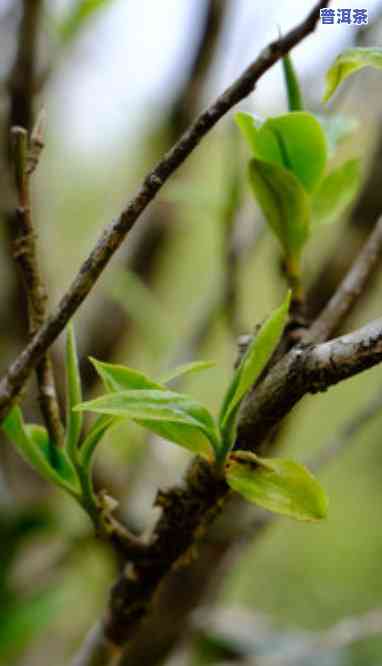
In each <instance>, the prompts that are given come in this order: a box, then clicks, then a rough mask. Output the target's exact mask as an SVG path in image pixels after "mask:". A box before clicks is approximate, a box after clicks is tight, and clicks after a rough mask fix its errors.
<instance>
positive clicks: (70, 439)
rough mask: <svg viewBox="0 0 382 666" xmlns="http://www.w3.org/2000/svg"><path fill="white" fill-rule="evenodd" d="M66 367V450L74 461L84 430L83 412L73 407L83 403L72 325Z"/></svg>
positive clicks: (66, 351) (71, 325)
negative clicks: (76, 410)
mask: <svg viewBox="0 0 382 666" xmlns="http://www.w3.org/2000/svg"><path fill="white" fill-rule="evenodd" d="M65 366H66V414H67V417H66V418H67V421H66V432H65V448H66V450H67V451H68V454H69V456H70V457H71V458H72V460H74V459H75V456H76V453H75V452H76V449H77V447H78V443H79V440H80V435H81V430H82V414H81V412H74V411H73V407H75V406H76V405H78V403H80V402H81V401H82V389H81V377H80V371H79V367H78V356H77V347H76V338H75V334H74V327H73V324H72V323H70V324H69V325H68V328H67V334H66V350H65Z"/></svg>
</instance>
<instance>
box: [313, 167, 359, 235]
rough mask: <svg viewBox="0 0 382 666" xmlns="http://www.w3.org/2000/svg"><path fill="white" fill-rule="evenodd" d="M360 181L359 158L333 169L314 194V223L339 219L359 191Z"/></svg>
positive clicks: (325, 222) (326, 222) (327, 222)
mask: <svg viewBox="0 0 382 666" xmlns="http://www.w3.org/2000/svg"><path fill="white" fill-rule="evenodd" d="M360 182H361V169H360V161H359V160H349V161H348V162H345V163H344V164H341V166H340V167H338V168H337V169H333V171H331V172H330V173H329V174H328V175H327V176H326V178H324V180H323V181H322V183H321V185H320V187H319V189H318V190H317V192H315V194H314V196H313V200H312V219H313V223H316V224H329V223H330V222H334V221H335V220H336V219H338V218H339V216H340V215H342V213H343V212H344V211H345V210H346V208H347V207H348V206H349V204H351V202H352V201H353V199H354V197H355V196H356V194H357V192H358V191H359V187H360Z"/></svg>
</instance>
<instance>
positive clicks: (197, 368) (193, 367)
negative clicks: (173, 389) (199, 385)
mask: <svg viewBox="0 0 382 666" xmlns="http://www.w3.org/2000/svg"><path fill="white" fill-rule="evenodd" d="M215 365H216V363H215V362H214V361H194V362H193V363H185V364H184V365H179V366H178V367H177V368H174V370H170V371H169V372H168V373H167V374H165V375H164V376H163V377H161V382H162V384H167V383H168V382H171V381H173V379H178V377H184V376H185V375H193V374H196V373H197V372H203V371H204V370H209V369H210V368H213V367H215Z"/></svg>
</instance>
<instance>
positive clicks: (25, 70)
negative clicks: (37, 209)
mask: <svg viewBox="0 0 382 666" xmlns="http://www.w3.org/2000/svg"><path fill="white" fill-rule="evenodd" d="M18 4H19V5H20V10H21V19H20V23H19V28H18V34H17V46H16V53H15V57H14V61H13V65H12V68H11V70H10V72H9V75H8V79H7V89H8V92H9V102H8V110H7V117H6V122H5V128H4V129H5V135H4V142H3V146H4V152H3V155H2V159H3V160H4V169H3V171H2V174H1V177H2V181H3V182H2V183H1V189H2V193H3V199H2V211H1V213H2V216H4V221H5V230H6V233H7V237H8V242H9V245H11V244H12V243H13V238H14V234H13V232H14V228H15V226H16V221H15V219H14V191H13V187H12V185H13V179H12V174H13V162H12V146H11V139H10V137H11V129H12V127H15V126H19V127H24V128H26V130H27V131H28V132H29V131H31V129H32V125H33V105H34V98H35V92H36V91H35V84H36V69H37V47H38V35H39V26H40V23H41V15H42V0H22V1H20V2H19V3H18ZM11 270H12V268H11V267H10V269H9V272H10V275H11V280H10V282H11V287H10V292H9V293H10V295H9V297H8V299H9V302H10V305H9V306H8V307H7V308H6V309H5V312H4V315H3V317H2V322H1V324H2V327H4V328H3V330H4V331H7V330H8V331H9V330H12V331H13V333H14V336H15V337H17V338H18V339H20V340H21V342H22V343H23V342H25V333H26V309H27V303H26V300H25V294H24V289H23V287H22V284H21V283H20V281H19V280H17V276H16V277H13V276H12V274H11Z"/></svg>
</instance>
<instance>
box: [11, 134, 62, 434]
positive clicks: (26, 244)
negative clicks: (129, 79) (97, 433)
mask: <svg viewBox="0 0 382 666" xmlns="http://www.w3.org/2000/svg"><path fill="white" fill-rule="evenodd" d="M40 129H41V128H40V125H39V124H38V126H37V128H36V131H35V132H34V133H33V135H32V141H31V146H32V153H31V154H30V152H29V150H30V148H29V145H28V134H27V131H26V130H25V129H23V128H22V127H14V128H13V129H12V139H13V146H14V161H15V172H16V189H17V194H18V208H17V211H16V212H17V215H16V220H17V223H18V229H17V234H16V239H15V243H14V257H15V260H16V261H17V263H18V265H19V268H20V271H21V275H22V278H23V283H24V289H25V291H26V294H27V297H28V321H29V335H30V336H31V337H32V336H33V335H34V334H35V332H36V331H37V329H38V328H39V327H40V326H42V324H43V323H44V321H45V317H46V311H47V292H46V288H45V284H44V281H43V278H42V275H41V271H40V267H39V262H38V258H37V246H36V232H35V230H34V227H33V222H32V211H31V200H30V191H29V180H30V174H31V173H32V171H33V170H34V168H35V167H36V160H37V159H38V157H37V152H36V149H37V148H38V149H40V150H41V148H42V137H41V135H40ZM30 155H32V162H33V163H31V161H30ZM36 374H37V382H38V390H39V401H40V407H41V412H42V414H43V417H44V420H45V423H46V426H47V429H48V432H49V435H50V439H51V441H52V442H53V443H54V444H55V445H57V446H61V445H63V441H64V429H63V426H62V423H61V418H60V410H59V406H58V400H57V394H56V388H55V382H54V375H53V368H52V364H51V361H50V358H49V354H48V353H45V354H44V355H43V356H42V358H41V360H40V361H39V363H38V365H37V367H36Z"/></svg>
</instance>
